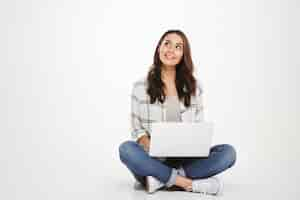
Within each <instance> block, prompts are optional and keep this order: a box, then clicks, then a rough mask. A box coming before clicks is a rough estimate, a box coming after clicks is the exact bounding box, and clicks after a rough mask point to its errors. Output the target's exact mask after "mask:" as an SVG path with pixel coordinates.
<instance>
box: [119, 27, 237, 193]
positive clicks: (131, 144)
mask: <svg viewBox="0 0 300 200" xmlns="http://www.w3.org/2000/svg"><path fill="white" fill-rule="evenodd" d="M193 72H194V65H193V62H192V58H191V51H190V45H189V42H188V39H187V37H186V36H185V34H184V33H183V32H182V31H180V30H169V31H167V32H165V33H164V34H163V35H162V37H161V38H160V40H159V42H158V44H157V46H156V49H155V53H154V59H153V64H152V66H151V67H150V69H149V72H148V75H147V78H142V79H141V80H139V81H137V82H135V83H134V86H133V90H132V95H131V129H132V131H131V135H132V138H133V140H134V141H125V142H123V143H122V144H121V145H120V147H119V154H120V159H121V161H122V162H123V163H124V164H125V165H126V166H127V168H128V169H129V170H130V171H131V172H132V174H133V176H134V177H135V178H136V180H137V181H138V182H140V183H141V184H142V185H144V186H145V187H146V190H147V191H148V192H149V193H153V192H155V191H156V190H158V189H160V188H162V187H164V186H166V187H167V188H171V187H172V186H174V187H175V188H177V189H179V190H185V191H192V192H200V193H207V194H212V195H217V194H220V192H221V191H222V182H221V181H220V180H219V178H217V177H215V176H214V175H217V174H219V173H221V172H223V171H225V170H226V169H228V168H230V167H232V166H233V165H234V163H235V160H236V152H235V149H234V147H232V146H231V145H229V144H221V145H215V146H213V147H211V149H210V154H209V156H208V157H207V158H203V157H201V158H200V157H199V158H179V159H175V160H174V159H171V158H154V157H150V156H149V153H148V152H149V146H150V140H151V132H152V130H151V125H152V123H154V122H161V121H175V122H193V123H195V122H196V123H198V122H202V121H204V114H203V102H202V88H201V87H200V85H199V83H198V82H197V80H196V78H195V77H194V76H193ZM171 140H172V138H170V141H171Z"/></svg>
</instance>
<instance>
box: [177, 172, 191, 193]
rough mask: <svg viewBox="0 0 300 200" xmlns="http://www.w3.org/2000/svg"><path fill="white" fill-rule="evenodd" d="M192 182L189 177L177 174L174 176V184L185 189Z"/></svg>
mask: <svg viewBox="0 0 300 200" xmlns="http://www.w3.org/2000/svg"><path fill="white" fill-rule="evenodd" d="M192 182H193V181H192V180H191V179H189V178H186V177H183V176H180V175H178V176H177V177H176V181H175V185H177V186H179V187H182V188H183V189H185V190H187V189H188V188H191V187H192Z"/></svg>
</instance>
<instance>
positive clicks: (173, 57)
mask: <svg viewBox="0 0 300 200" xmlns="http://www.w3.org/2000/svg"><path fill="white" fill-rule="evenodd" d="M165 57H166V58H167V59H169V60H173V59H175V56H173V55H172V54H167V53H166V54H165Z"/></svg>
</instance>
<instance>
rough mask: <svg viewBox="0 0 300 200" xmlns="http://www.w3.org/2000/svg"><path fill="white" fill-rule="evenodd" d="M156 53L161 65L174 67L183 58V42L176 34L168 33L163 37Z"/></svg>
mask: <svg viewBox="0 0 300 200" xmlns="http://www.w3.org/2000/svg"><path fill="white" fill-rule="evenodd" d="M158 51H159V58H160V60H161V62H162V64H163V65H164V66H172V67H174V66H176V65H177V64H178V63H179V62H180V61H181V58H182V56H183V40H182V38H181V37H180V36H179V35H177V34H176V33H170V34H168V35H166V36H165V38H164V39H163V41H162V43H161V45H160V47H159V49H158Z"/></svg>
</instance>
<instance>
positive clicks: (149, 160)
mask: <svg viewBox="0 0 300 200" xmlns="http://www.w3.org/2000/svg"><path fill="white" fill-rule="evenodd" d="M119 155H120V160H121V161H122V162H123V163H124V164H125V165H126V167H127V168H128V169H129V170H130V172H131V173H132V174H133V176H134V177H135V178H136V180H137V181H139V182H140V183H142V184H143V185H145V177H146V176H153V177H156V178H157V179H158V180H160V181H161V182H163V183H165V184H168V183H169V182H170V179H171V176H174V169H178V168H179V167H181V168H182V169H183V170H184V174H185V175H186V177H187V178H190V179H202V178H208V177H211V176H214V175H216V174H219V173H221V172H223V171H225V170H226V169H228V168H230V167H232V166H233V165H234V163H235V161H236V151H235V149H234V147H233V146H231V145H229V144H220V145H215V146H213V147H211V149H210V153H209V156H208V157H195V158H194V157H193V158H167V159H166V160H165V161H161V160H159V159H157V158H154V157H150V156H149V154H148V153H147V152H146V151H145V150H144V149H143V147H142V146H141V145H139V144H138V143H137V142H134V141H125V142H123V143H122V144H121V145H120V146H119ZM173 179H174V177H173ZM173 184H174V181H173V183H172V185H173ZM169 186H171V185H169Z"/></svg>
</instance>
